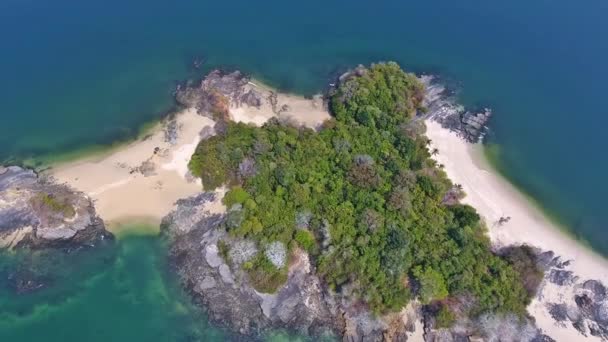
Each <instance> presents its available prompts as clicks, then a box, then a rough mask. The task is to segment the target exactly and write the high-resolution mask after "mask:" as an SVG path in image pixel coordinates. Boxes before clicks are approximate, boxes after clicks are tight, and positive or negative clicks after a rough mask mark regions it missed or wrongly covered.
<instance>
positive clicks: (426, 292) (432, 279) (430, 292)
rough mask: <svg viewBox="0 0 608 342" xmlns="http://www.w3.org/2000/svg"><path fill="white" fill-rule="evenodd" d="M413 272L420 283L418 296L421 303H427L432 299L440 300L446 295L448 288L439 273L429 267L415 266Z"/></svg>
mask: <svg viewBox="0 0 608 342" xmlns="http://www.w3.org/2000/svg"><path fill="white" fill-rule="evenodd" d="M413 273H414V277H416V280H417V281H418V284H420V291H419V292H418V296H419V297H420V301H421V302H422V303H424V304H428V303H430V302H431V301H432V300H441V299H444V298H445V297H447V296H448V289H447V286H446V285H445V280H444V279H443V277H442V276H441V273H439V272H437V271H435V270H434V269H432V268H430V267H427V268H424V269H423V268H421V267H416V268H415V269H414V272H413Z"/></svg>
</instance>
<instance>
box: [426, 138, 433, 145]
mask: <svg viewBox="0 0 608 342" xmlns="http://www.w3.org/2000/svg"><path fill="white" fill-rule="evenodd" d="M432 142H433V140H431V139H428V138H427V139H426V145H427V146H430V145H431V143H432Z"/></svg>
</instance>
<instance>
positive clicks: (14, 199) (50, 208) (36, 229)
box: [0, 166, 112, 249]
mask: <svg viewBox="0 0 608 342" xmlns="http://www.w3.org/2000/svg"><path fill="white" fill-rule="evenodd" d="M111 237H112V235H111V234H110V233H108V232H107V231H106V230H105V226H104V224H103V221H102V220H101V219H100V218H99V217H98V216H97V214H96V212H95V208H94V206H93V203H92V202H91V200H90V199H89V198H87V197H86V196H85V195H84V194H83V193H80V192H76V191H74V190H72V189H71V188H69V187H68V186H66V185H61V184H56V183H54V182H53V181H52V180H51V179H47V178H44V177H39V176H38V175H37V174H36V173H35V172H34V171H32V170H27V169H23V168H21V167H18V166H9V167H2V166H0V249H3V248H24V247H29V248H45V247H58V248H78V247H81V246H92V245H95V244H96V243H97V242H99V241H100V240H104V239H107V238H111Z"/></svg>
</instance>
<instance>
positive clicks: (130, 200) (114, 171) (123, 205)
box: [48, 84, 330, 232]
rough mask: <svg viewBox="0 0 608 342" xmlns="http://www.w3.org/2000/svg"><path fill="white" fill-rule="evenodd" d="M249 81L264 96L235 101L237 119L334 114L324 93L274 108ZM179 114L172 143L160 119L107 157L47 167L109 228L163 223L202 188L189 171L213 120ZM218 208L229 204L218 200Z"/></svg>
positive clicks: (319, 118) (290, 98)
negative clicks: (253, 101) (253, 103)
mask: <svg viewBox="0 0 608 342" xmlns="http://www.w3.org/2000/svg"><path fill="white" fill-rule="evenodd" d="M249 86H250V87H256V89H258V90H259V91H261V92H262V94H263V97H264V101H263V103H262V106H260V108H255V107H249V106H246V105H244V106H241V107H236V106H234V105H231V106H230V116H231V118H232V119H233V120H235V121H242V122H250V123H253V124H256V125H261V124H263V123H264V122H266V121H267V120H268V119H270V118H271V117H274V116H279V117H284V118H291V119H293V120H295V121H297V122H298V123H300V124H303V125H306V126H309V127H313V128H314V127H317V126H318V125H320V124H321V123H322V122H323V121H324V120H326V119H328V118H330V115H329V113H328V112H327V110H326V109H325V107H324V105H323V101H322V100H321V99H320V98H319V97H316V98H315V99H313V100H309V99H305V98H303V97H299V96H294V95H288V94H278V95H277V102H278V105H277V106H275V107H274V108H273V106H272V105H271V103H270V101H269V100H268V96H269V95H270V92H271V90H270V89H269V88H265V87H264V86H261V85H260V86H257V85H253V84H251V85H249ZM284 105H286V106H287V107H285V109H286V110H284V111H282V112H280V113H277V111H276V110H275V109H276V108H281V107H283V106H284ZM175 117H176V121H177V126H178V135H177V136H178V138H177V141H175V144H173V145H172V144H170V143H169V142H166V141H165V139H164V131H163V129H164V124H162V123H159V124H157V126H156V127H154V128H153V129H152V133H151V134H150V135H148V136H147V137H146V138H144V139H142V140H139V141H136V142H133V143H131V144H129V145H126V146H123V147H121V148H119V149H117V150H115V151H112V152H110V153H109V154H107V155H105V156H102V157H91V158H85V159H82V160H79V161H76V162H71V163H66V164H62V165H55V166H54V167H53V168H52V169H51V170H50V171H48V172H49V173H50V175H52V176H53V177H55V178H56V179H57V180H58V181H59V182H66V183H68V184H69V185H71V186H72V187H74V188H75V189H77V190H80V191H83V192H84V193H86V194H87V195H88V196H89V197H90V198H92V199H93V201H94V202H95V207H96V209H97V213H98V214H99V216H100V217H101V218H102V219H103V220H104V221H105V222H106V224H107V225H108V229H109V230H110V231H113V232H116V231H117V229H118V228H119V227H120V226H121V225H122V224H124V223H127V222H144V223H149V224H152V225H153V226H155V227H158V225H159V224H160V220H161V219H162V218H163V217H164V216H165V215H167V214H168V213H169V212H170V211H171V210H172V209H173V207H174V203H175V201H177V200H178V199H181V198H186V197H189V196H192V195H195V194H197V193H200V192H201V191H202V185H201V183H200V180H198V179H197V180H192V179H191V177H187V173H188V162H189V160H190V157H191V156H192V154H193V153H194V150H195V149H196V146H197V144H198V143H199V141H200V136H199V133H200V132H201V130H202V129H203V128H205V127H206V126H213V124H214V122H213V121H212V120H211V119H208V118H206V117H203V116H201V115H198V114H197V113H196V111H195V110H194V109H188V110H185V111H183V112H181V113H178V114H176V116H175ZM155 149H157V153H155ZM142 164H144V165H146V164H147V165H149V166H152V168H153V170H154V171H153V172H151V173H148V174H146V175H144V174H142V173H141V172H132V170H133V169H134V168H137V167H138V166H140V165H142ZM220 191H223V190H220ZM214 210H215V211H221V210H224V208H223V206H222V205H221V203H219V204H218V205H216V206H214Z"/></svg>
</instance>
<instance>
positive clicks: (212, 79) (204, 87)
mask: <svg viewBox="0 0 608 342" xmlns="http://www.w3.org/2000/svg"><path fill="white" fill-rule="evenodd" d="M249 81H250V79H249V77H247V76H245V75H243V74H242V73H240V72H239V71H235V72H232V73H228V74H226V73H223V72H222V71H220V70H215V71H212V72H210V73H209V74H208V75H207V76H206V77H205V78H204V79H203V80H202V81H201V83H200V84H199V85H197V86H184V87H178V89H177V91H176V93H175V100H176V102H177V103H178V104H180V105H182V106H185V107H193V108H196V109H197V111H198V113H199V114H201V115H205V116H209V117H211V118H214V119H224V120H227V119H228V106H229V104H233V105H236V106H241V105H243V104H245V105H248V106H253V107H259V106H260V105H261V104H262V95H261V94H260V93H259V92H258V91H257V90H255V89H253V88H249V89H247V88H248V87H246V86H247V84H248V83H249Z"/></svg>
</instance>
